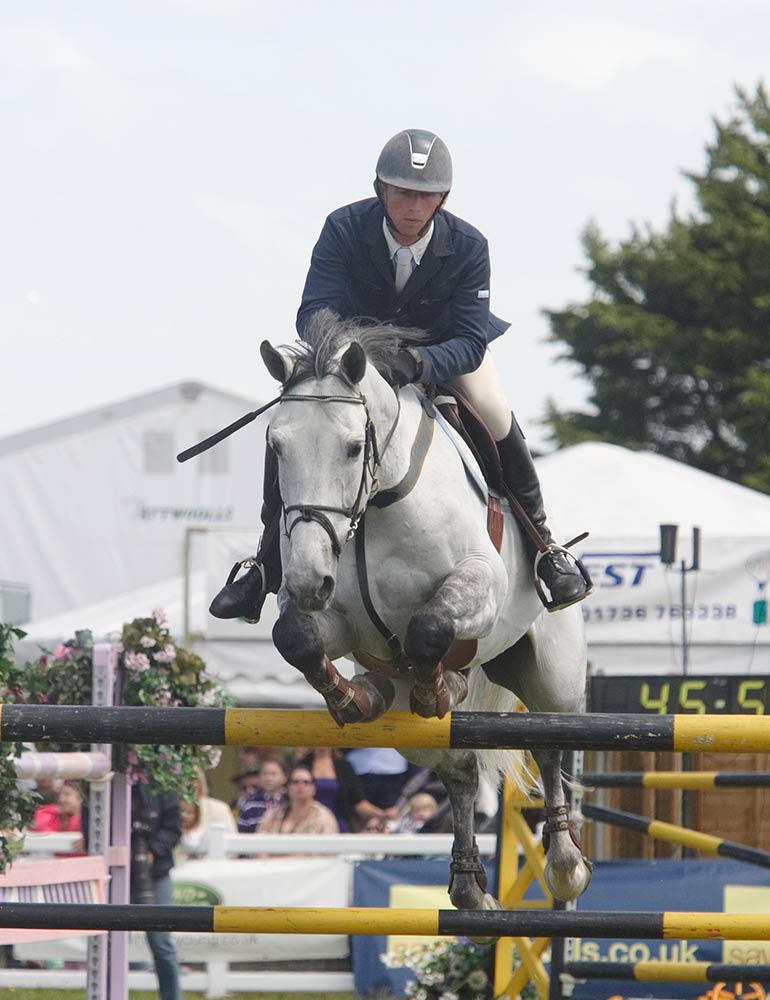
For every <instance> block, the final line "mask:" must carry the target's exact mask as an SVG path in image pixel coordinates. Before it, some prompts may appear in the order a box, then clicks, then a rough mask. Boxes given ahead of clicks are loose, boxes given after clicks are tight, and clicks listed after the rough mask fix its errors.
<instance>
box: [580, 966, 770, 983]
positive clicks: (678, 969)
mask: <svg viewBox="0 0 770 1000" xmlns="http://www.w3.org/2000/svg"><path fill="white" fill-rule="evenodd" d="M564 971H565V972H566V973H567V974H568V975H570V976H572V978H573V979H633V980H635V981H636V982H638V983H767V982H770V965H721V964H719V963H716V962H715V963H709V962H654V961H651V962H634V963H632V962H568V963H567V965H566V967H565V969H564Z"/></svg>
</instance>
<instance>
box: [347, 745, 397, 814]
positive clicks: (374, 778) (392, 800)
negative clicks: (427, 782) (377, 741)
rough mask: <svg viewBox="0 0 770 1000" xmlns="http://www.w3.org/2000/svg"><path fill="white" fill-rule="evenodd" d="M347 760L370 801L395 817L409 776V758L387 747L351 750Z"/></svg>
mask: <svg viewBox="0 0 770 1000" xmlns="http://www.w3.org/2000/svg"><path fill="white" fill-rule="evenodd" d="M347 759H348V761H349V763H350V765H351V766H352V768H353V770H354V771H355V772H356V774H357V775H358V777H359V778H360V779H361V787H362V789H363V793H364V797H365V798H366V799H367V801H368V802H371V803H372V804H373V805H375V806H377V808H378V809H381V810H382V811H383V812H385V813H386V815H387V817H388V819H395V818H396V816H397V815H398V809H397V808H396V803H397V802H398V797H399V795H400V794H401V789H402V788H403V786H404V784H405V783H406V781H407V779H408V778H409V761H408V760H407V759H406V758H405V757H402V756H401V754H400V753H399V752H398V750H393V749H390V748H387V747H376V748H375V747H360V748H357V749H355V750H348V752H347Z"/></svg>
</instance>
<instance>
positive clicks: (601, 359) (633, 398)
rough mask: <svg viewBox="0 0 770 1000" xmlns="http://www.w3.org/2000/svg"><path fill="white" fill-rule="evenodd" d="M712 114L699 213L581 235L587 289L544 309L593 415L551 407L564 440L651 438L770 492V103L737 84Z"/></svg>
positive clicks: (676, 454)
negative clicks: (720, 114) (726, 106)
mask: <svg viewBox="0 0 770 1000" xmlns="http://www.w3.org/2000/svg"><path fill="white" fill-rule="evenodd" d="M736 95H737V106H736V109H735V113H734V115H733V117H732V118H730V120H729V121H727V122H725V123H722V122H719V121H715V129H716V138H715V141H714V142H713V144H711V145H709V146H707V156H708V165H707V168H706V170H705V173H704V174H702V175H699V174H694V173H689V174H687V175H686V176H687V177H688V178H689V180H690V181H692V183H693V184H694V186H695V194H696V199H697V203H698V206H699V210H698V212H697V213H696V214H695V215H692V216H689V217H687V218H680V217H679V216H678V215H677V213H676V210H674V211H673V212H672V217H671V220H670V222H669V224H668V226H667V228H666V230H665V232H663V233H656V232H653V231H652V230H650V229H646V230H641V229H638V228H634V229H633V230H632V232H631V235H630V237H629V238H628V239H627V240H625V241H623V242H621V243H620V244H619V245H618V246H617V247H613V246H610V244H609V243H608V241H607V240H605V239H604V237H603V236H602V234H601V232H600V231H599V229H598V227H597V226H596V225H590V226H589V227H588V228H587V229H586V231H585V233H584V236H583V247H584V250H585V254H586V257H587V258H588V266H587V268H586V274H587V276H588V278H589V279H590V281H591V283H592V285H593V293H592V297H591V300H590V301H589V302H588V303H585V304H581V305H578V304H574V305H571V306H569V307H568V308H566V309H564V310H563V311H549V312H547V313H546V315H547V316H548V318H549V321H550V325H551V340H553V341H555V342H558V343H560V344H562V345H563V346H564V348H565V349H564V352H563V354H562V357H563V358H564V359H568V360H570V361H572V362H574V363H576V364H577V365H578V366H579V368H580V369H581V371H582V373H583V374H584V375H585V376H586V378H587V379H588V381H589V382H590V384H591V394H590V403H591V406H592V409H591V411H590V412H579V411H574V412H562V411H559V410H558V409H557V408H556V407H555V406H554V405H553V404H551V406H550V409H549V412H548V415H547V418H546V423H547V425H548V426H549V428H550V431H551V436H552V438H553V440H554V441H556V442H557V443H558V444H560V445H567V444H575V443H578V442H580V441H586V440H602V441H608V442H610V443H613V444H619V445H623V446H625V447H629V448H646V449H649V450H652V451H656V452H659V453H661V454H664V455H667V456H669V457H671V458H675V459H678V460H680V461H683V462H687V463H689V464H691V465H694V466H697V467H698V468H701V469H704V470H706V471H707V472H712V473H715V474H717V475H720V476H724V477H726V478H728V479H732V480H734V481H736V482H741V483H744V484H746V485H748V486H752V487H754V488H756V489H760V490H763V491H765V492H770V105H769V104H768V95H767V91H766V90H765V88H764V86H762V85H759V86H758V87H757V89H756V92H755V94H754V95H749V94H747V93H746V92H744V91H743V90H740V89H738V90H737V91H736Z"/></svg>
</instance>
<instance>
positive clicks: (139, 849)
mask: <svg viewBox="0 0 770 1000" xmlns="http://www.w3.org/2000/svg"><path fill="white" fill-rule="evenodd" d="M131 818H132V825H133V833H132V837H131V901H132V902H135V903H148V902H149V903H152V902H155V903H160V904H171V903H173V901H174V889H173V885H172V883H171V874H170V872H171V869H172V868H173V866H174V854H173V852H174V848H175V847H176V846H177V844H178V843H179V839H180V837H181V836H182V818H181V815H180V811H179V799H178V798H177V796H176V795H175V794H174V793H173V792H164V793H162V794H159V795H153V794H152V793H151V792H150V790H149V788H148V787H147V785H145V784H142V783H138V784H136V785H134V787H133V788H132V790H131ZM147 944H148V945H149V946H150V951H151V952H152V955H153V959H154V960H155V973H156V975H157V977H158V994H159V996H160V1000H182V989H181V985H180V982H179V961H178V959H177V954H176V949H175V947H174V940H173V938H172V937H171V934H170V933H169V932H168V931H147Z"/></svg>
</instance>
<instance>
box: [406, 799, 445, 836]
mask: <svg viewBox="0 0 770 1000" xmlns="http://www.w3.org/2000/svg"><path fill="white" fill-rule="evenodd" d="M437 808H438V803H437V802H436V800H435V799H434V798H433V796H432V795H429V794H428V793H427V792H418V793H417V794H416V795H413V796H412V797H411V799H409V808H408V810H407V812H406V813H405V814H404V815H403V816H402V817H401V820H400V821H399V824H398V826H397V827H396V830H397V831H398V832H399V833H417V831H418V830H421V829H422V828H423V826H425V824H426V823H427V822H428V820H429V819H430V818H431V816H432V815H433V814H434V813H435V811H436V809H437Z"/></svg>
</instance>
